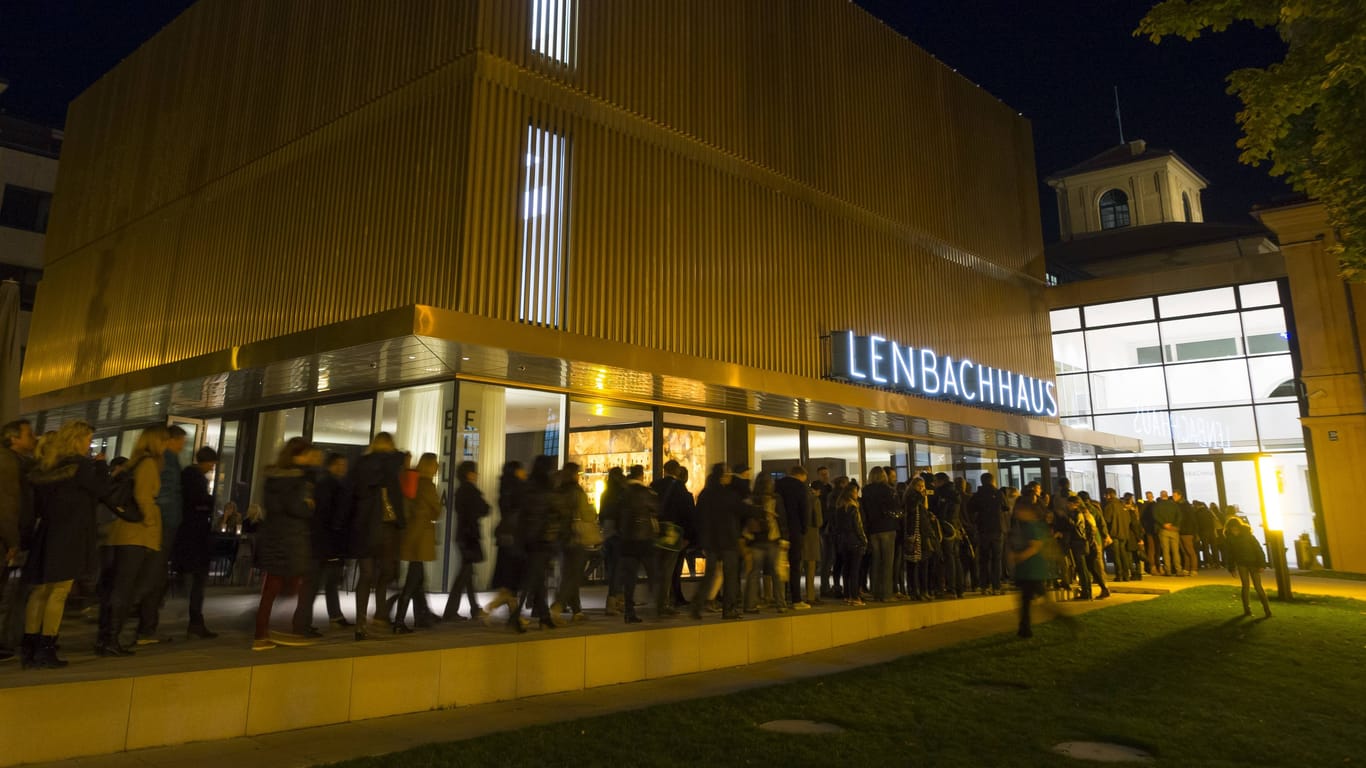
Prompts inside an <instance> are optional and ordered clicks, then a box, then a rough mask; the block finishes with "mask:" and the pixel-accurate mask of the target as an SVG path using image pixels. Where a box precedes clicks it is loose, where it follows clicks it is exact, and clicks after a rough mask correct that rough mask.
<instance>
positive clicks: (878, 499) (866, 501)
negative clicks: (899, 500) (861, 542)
mask: <svg viewBox="0 0 1366 768" xmlns="http://www.w3.org/2000/svg"><path fill="white" fill-rule="evenodd" d="M862 503H863V520H864V525H865V529H866V531H867V533H868V535H869V536H872V535H874V534H878V533H895V532H896V527H897V511H898V510H897V508H896V496H895V494H893V493H892V487H891V486H889V485H887V484H886V483H869V484H868V487H867V488H865V489H864V490H863V502H862Z"/></svg>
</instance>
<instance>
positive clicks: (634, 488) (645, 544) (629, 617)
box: [617, 464, 662, 624]
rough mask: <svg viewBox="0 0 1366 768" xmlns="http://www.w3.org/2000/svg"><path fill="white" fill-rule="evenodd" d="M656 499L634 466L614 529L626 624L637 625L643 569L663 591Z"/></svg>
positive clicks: (638, 621) (639, 467)
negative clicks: (617, 535) (657, 553)
mask: <svg viewBox="0 0 1366 768" xmlns="http://www.w3.org/2000/svg"><path fill="white" fill-rule="evenodd" d="M658 508H659V499H658V498H657V497H656V496H655V492H654V491H652V490H650V487H649V486H647V485H646V484H645V468H644V467H642V466H640V465H639V464H637V465H636V466H633V467H631V469H630V470H629V471H628V472H627V473H626V487H625V488H623V489H622V491H621V501H620V503H619V504H618V515H619V518H618V522H617V529H618V530H620V531H621V566H620V571H621V574H620V578H621V579H622V583H623V584H624V589H623V593H624V596H625V602H624V605H623V606H622V607H623V612H624V613H625V614H626V623H627V624H639V623H640V622H641V621H642V620H641V618H640V617H639V616H637V615H636V604H635V598H636V578H637V577H638V576H639V574H640V568H641V566H644V567H645V572H646V576H647V578H648V579H649V582H650V584H651V585H652V586H654V587H655V588H656V589H661V590H662V585H661V579H660V578H659V571H658V570H656V568H655V560H654V556H653V555H654V552H653V550H654V546H655V537H656V536H657V535H658V533H659V519H658Z"/></svg>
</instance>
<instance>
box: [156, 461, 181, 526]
mask: <svg viewBox="0 0 1366 768" xmlns="http://www.w3.org/2000/svg"><path fill="white" fill-rule="evenodd" d="M180 476H181V469H180V456H179V455H177V454H175V453H173V452H171V451H166V453H165V455H164V456H163V457H162V462H161V487H160V488H158V489H157V506H158V507H161V533H162V536H163V537H164V538H163V539H162V541H163V543H165V544H168V545H169V544H170V543H171V542H170V537H172V536H174V535H175V530H176V529H177V528H179V527H180V520H181V514H182V513H183V512H184V509H183V507H184V504H185V501H184V498H183V495H182V492H181V487H180Z"/></svg>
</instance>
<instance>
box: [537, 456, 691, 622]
mask: <svg viewBox="0 0 1366 768" xmlns="http://www.w3.org/2000/svg"><path fill="white" fill-rule="evenodd" d="M580 471H581V467H579V465H578V464H575V463H574V462H572V461H571V462H568V463H566V464H565V465H564V468H563V469H561V470H560V474H559V484H558V486H557V487H556V489H555V492H556V494H558V495H559V497H560V503H559V507H560V508H561V509H564V510H566V512H567V513H568V517H569V524H568V525H566V526H565V527H564V534H563V537H562V538H563V541H564V567H563V568H562V571H563V573H562V574H561V577H560V588H559V591H558V592H556V594H555V606H558V607H561V608H563V609H568V610H569V613H570V621H575V622H579V621H583V620H585V619H586V618H587V616H586V615H585V614H584V612H583V599H582V597H581V595H580V589H581V588H582V586H583V568H584V564H585V563H586V562H587V561H588V551H589V550H591V549H593V548H595V547H598V546H599V545H601V544H602V529H601V528H599V527H598V513H597V512H595V511H594V510H593V503H592V502H591V501H589V500H588V494H587V493H586V492H585V491H584V490H583V486H582V485H580V483H579V472H580ZM685 493H686V490H685ZM689 498H691V496H689ZM551 613H553V614H554V615H555V616H557V617H558V616H559V615H560V611H559V610H556V609H555V608H554V607H552V610H551Z"/></svg>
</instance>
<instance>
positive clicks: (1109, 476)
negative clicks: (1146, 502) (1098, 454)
mask: <svg viewBox="0 0 1366 768" xmlns="http://www.w3.org/2000/svg"><path fill="white" fill-rule="evenodd" d="M1102 469H1103V471H1104V472H1105V487H1106V488H1114V489H1115V494H1116V495H1117V496H1123V495H1124V494H1126V493H1136V492H1137V490H1138V486H1137V484H1135V483H1134V465H1132V464H1106V465H1105V466H1104V467H1102Z"/></svg>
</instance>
